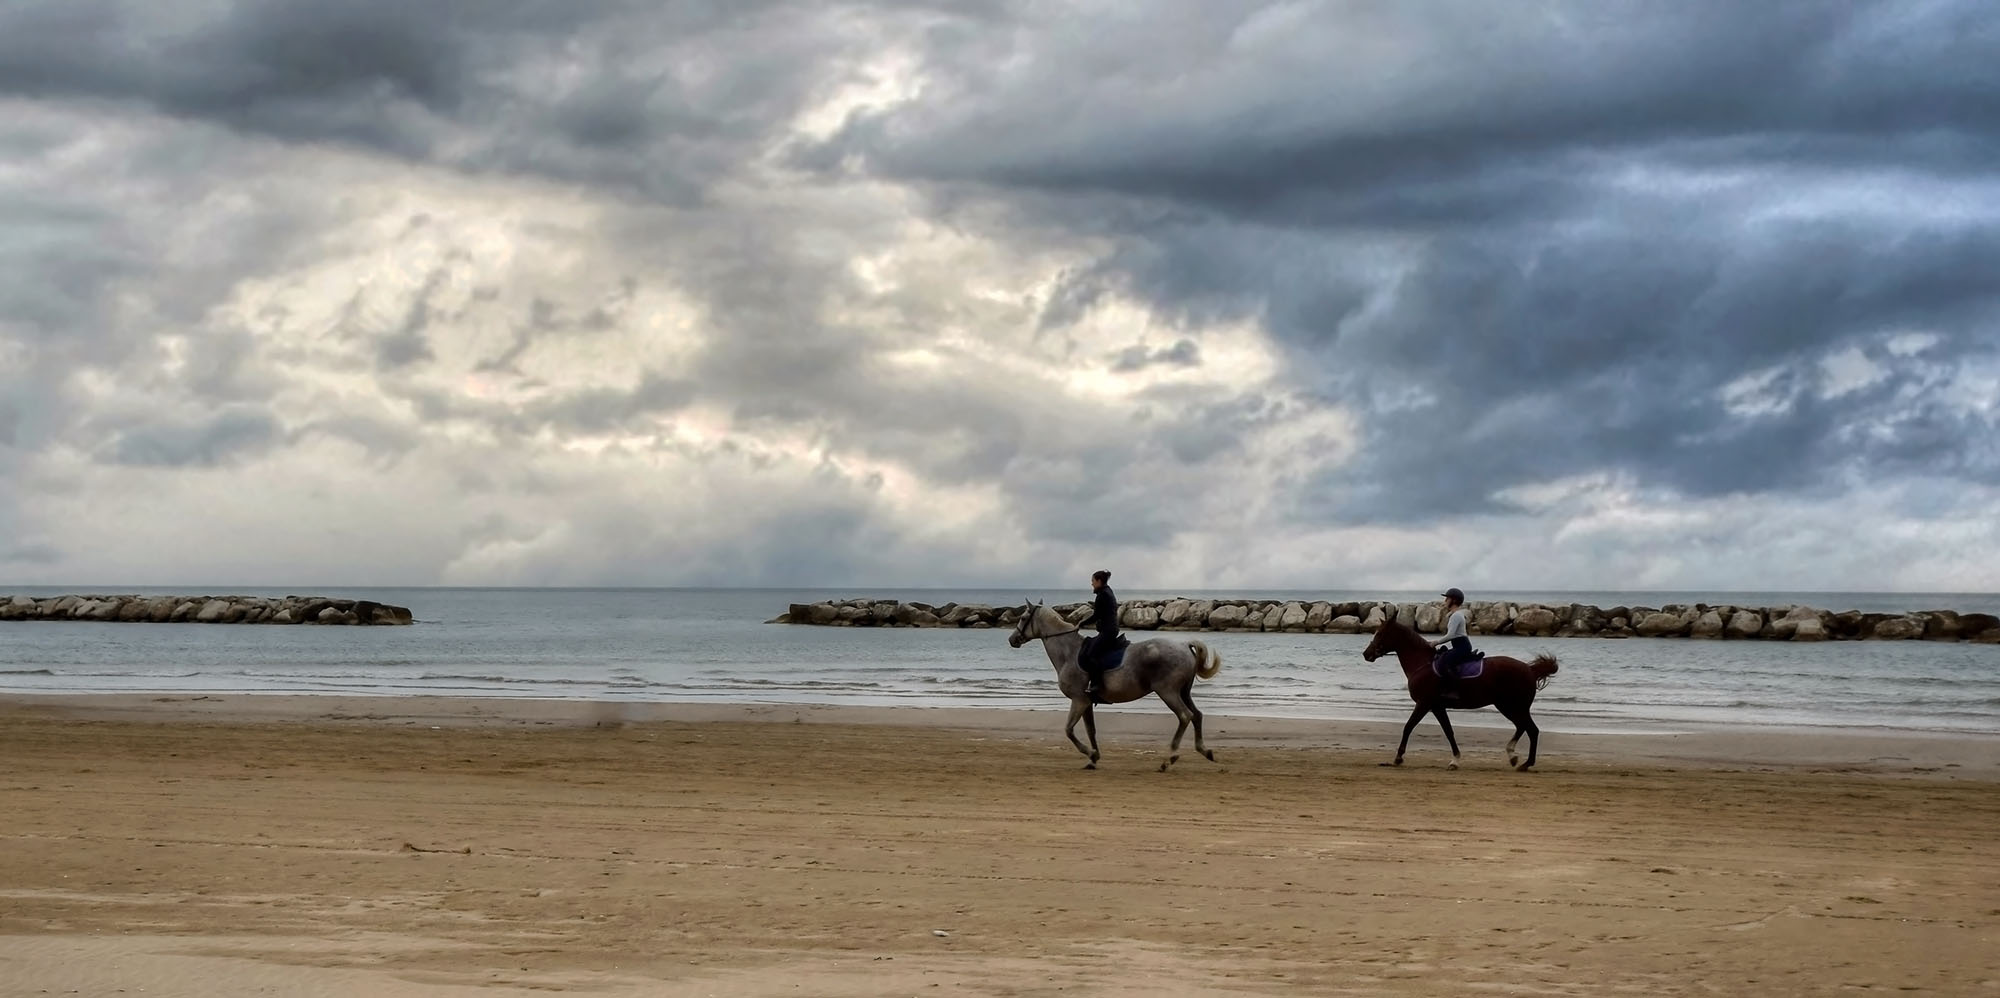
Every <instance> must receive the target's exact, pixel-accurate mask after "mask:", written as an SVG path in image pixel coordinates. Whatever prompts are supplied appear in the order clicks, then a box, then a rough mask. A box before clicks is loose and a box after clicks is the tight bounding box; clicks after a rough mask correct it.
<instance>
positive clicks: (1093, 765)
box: [1083, 762, 1097, 769]
mask: <svg viewBox="0 0 2000 998" xmlns="http://www.w3.org/2000/svg"><path fill="white" fill-rule="evenodd" d="M1083 768H1085V769H1096V768H1097V763H1094V762H1086V763H1084V764H1083Z"/></svg>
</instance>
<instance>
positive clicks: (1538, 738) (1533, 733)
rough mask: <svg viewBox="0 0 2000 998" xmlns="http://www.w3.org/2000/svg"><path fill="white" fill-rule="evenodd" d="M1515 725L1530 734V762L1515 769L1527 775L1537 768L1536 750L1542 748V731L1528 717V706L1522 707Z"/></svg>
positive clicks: (1533, 720) (1523, 705)
mask: <svg viewBox="0 0 2000 998" xmlns="http://www.w3.org/2000/svg"><path fill="white" fill-rule="evenodd" d="M1514 723H1515V724H1518V725H1520V726H1521V727H1522V728H1523V729H1524V730H1526V731H1527V732H1528V761H1527V762H1524V763H1522V764H1520V765H1518V766H1515V767H1514V768H1515V769H1517V770H1519V771H1521V772H1523V773H1525V772H1528V771H1529V770H1532V769H1534V768H1535V750H1536V749H1537V748H1540V747H1541V743H1542V729H1541V728H1538V727H1536V726H1535V719H1534V718H1532V717H1529V716H1528V705H1527V704H1522V705H1521V716H1520V717H1517V718H1515V719H1514Z"/></svg>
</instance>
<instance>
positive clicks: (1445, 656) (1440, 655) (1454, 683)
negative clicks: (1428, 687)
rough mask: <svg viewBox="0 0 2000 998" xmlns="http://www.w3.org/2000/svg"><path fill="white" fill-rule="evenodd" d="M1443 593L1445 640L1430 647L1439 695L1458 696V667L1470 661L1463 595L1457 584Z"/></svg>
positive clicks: (1443, 697)
mask: <svg viewBox="0 0 2000 998" xmlns="http://www.w3.org/2000/svg"><path fill="white" fill-rule="evenodd" d="M1442 595H1443V596H1444V621H1445V622H1444V640H1442V641H1440V642H1438V643H1437V644H1436V645H1433V646H1432V649H1433V650H1434V651H1436V652H1437V674H1438V680H1439V687H1438V696H1439V697H1440V698H1442V699H1445V700H1455V699H1457V698H1458V670H1459V667H1460V666H1462V665H1464V664H1465V663H1467V662H1469V661H1471V660H1472V639H1471V638H1470V637H1467V636H1466V633H1465V624H1466V612H1465V594H1464V593H1463V592H1460V591H1459V589H1458V587H1457V586H1453V587H1452V588H1450V589H1447V590H1445V591H1444V593H1443V594H1442Z"/></svg>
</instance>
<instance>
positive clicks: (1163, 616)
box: [1160, 599, 1194, 627]
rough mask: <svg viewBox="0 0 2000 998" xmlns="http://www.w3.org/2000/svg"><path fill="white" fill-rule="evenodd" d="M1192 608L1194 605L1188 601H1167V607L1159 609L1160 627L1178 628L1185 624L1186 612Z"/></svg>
mask: <svg viewBox="0 0 2000 998" xmlns="http://www.w3.org/2000/svg"><path fill="white" fill-rule="evenodd" d="M1193 608H1194V604H1193V603H1191V602H1189V601H1188V600H1184V599H1176V600H1168V601H1167V605H1166V606H1163V607H1161V608H1160V626H1161V627H1179V626H1181V625H1182V624H1185V623H1187V619H1188V611H1189V610H1191V609H1193Z"/></svg>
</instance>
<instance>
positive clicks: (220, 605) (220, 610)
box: [194, 599, 230, 624]
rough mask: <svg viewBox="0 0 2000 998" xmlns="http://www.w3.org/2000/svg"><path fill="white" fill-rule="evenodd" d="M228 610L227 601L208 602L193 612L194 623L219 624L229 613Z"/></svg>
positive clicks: (215, 600)
mask: <svg viewBox="0 0 2000 998" xmlns="http://www.w3.org/2000/svg"><path fill="white" fill-rule="evenodd" d="M229 610H230V603H229V601H228V600H226V599H212V600H209V601H207V602H205V603H203V604H202V605H201V609H199V610H197V611H195V614H194V622H195V623H197V624H218V623H221V622H222V618H223V617H224V616H226V615H227V614H228V613H229Z"/></svg>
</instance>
